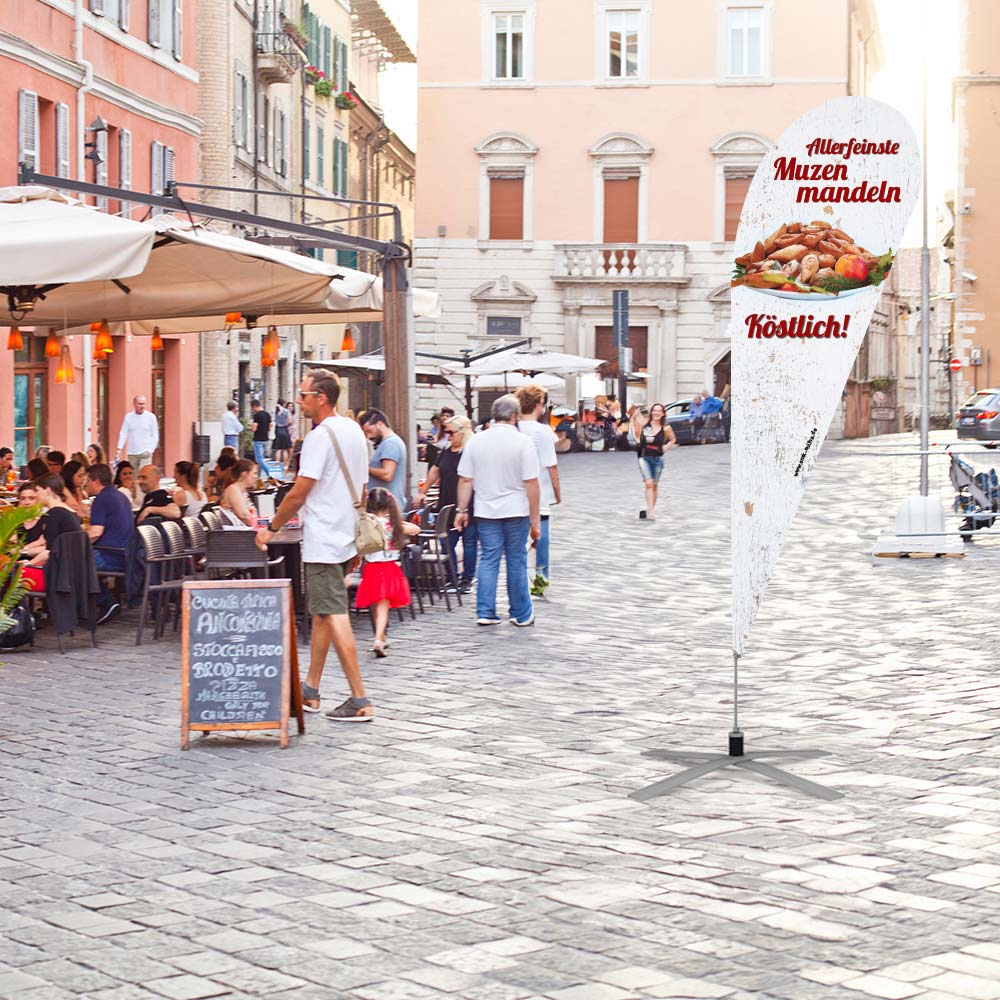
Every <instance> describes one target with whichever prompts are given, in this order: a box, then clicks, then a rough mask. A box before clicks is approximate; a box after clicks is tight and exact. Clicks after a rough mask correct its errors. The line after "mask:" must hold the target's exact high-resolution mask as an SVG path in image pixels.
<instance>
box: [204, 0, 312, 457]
mask: <svg viewBox="0 0 1000 1000" xmlns="http://www.w3.org/2000/svg"><path fill="white" fill-rule="evenodd" d="M255 15H256V17H255ZM198 18H199V22H198V23H199V29H200V30H199V33H198V71H199V74H200V81H201V85H200V87H199V109H198V110H199V116H200V117H201V119H202V121H203V122H204V126H203V129H202V134H201V177H200V179H201V181H202V182H203V183H205V184H211V185H219V186H222V187H237V188H249V189H254V188H256V189H257V190H258V191H260V192H265V193H259V194H256V195H255V194H248V193H233V192H222V191H211V190H205V191H203V192H201V193H200V196H201V197H202V198H203V199H204V200H205V201H206V202H209V203H211V204H216V205H220V206H223V207H225V208H229V209H233V210H236V211H245V212H249V213H255V214H261V215H268V216H276V217H279V218H285V219H299V218H300V205H299V203H298V202H297V201H296V200H295V199H291V198H287V197H281V196H280V195H281V194H287V193H290V192H295V191H299V190H301V185H302V173H303V170H304V166H305V161H304V159H303V156H302V137H303V128H302V121H303V114H302V111H303V106H304V88H305V86H306V84H305V80H304V67H305V66H306V64H307V59H308V55H309V54H310V51H309V50H310V47H311V46H312V45H314V39H310V38H309V36H308V35H307V33H306V30H304V29H307V27H308V25H309V23H311V22H310V21H309V18H308V8H307V7H305V5H301V4H300V3H299V0H201V2H200V4H199V9H198ZM236 228H237V233H238V235H241V236H250V237H252V236H255V235H257V234H256V232H255V231H254V230H253V228H252V227H236ZM223 319H224V317H220V325H221V321H222V320H223ZM266 332H267V331H266V329H264V330H261V329H256V328H250V329H248V328H247V324H246V323H245V322H244V323H240V324H238V325H236V326H234V327H233V328H231V329H229V330H220V331H219V332H217V333H212V334H206V335H204V336H202V337H201V338H200V340H201V359H200V364H201V369H202V372H203V379H202V392H201V423H202V430H203V433H206V434H210V435H211V436H212V439H213V441H212V444H213V451H214V450H215V446H216V445H218V444H220V443H221V432H220V429H219V427H220V420H221V416H222V413H223V411H224V409H225V406H226V403H227V402H228V401H229V400H230V399H233V398H236V399H238V401H239V403H240V413H241V416H244V417H246V416H248V415H249V412H250V399H251V398H252V397H259V398H260V399H261V400H262V402H263V403H264V405H265V406H266V407H269V408H272V409H273V407H274V405H275V403H276V402H277V400H278V399H279V398H283V399H284V398H288V396H289V395H290V393H291V392H292V389H293V386H294V385H296V384H297V374H296V359H297V357H298V354H299V328H298V327H279V334H280V340H281V352H280V359H279V361H278V364H277V365H275V366H273V367H270V368H263V367H262V366H261V341H262V338H263V335H264V334H266Z"/></svg>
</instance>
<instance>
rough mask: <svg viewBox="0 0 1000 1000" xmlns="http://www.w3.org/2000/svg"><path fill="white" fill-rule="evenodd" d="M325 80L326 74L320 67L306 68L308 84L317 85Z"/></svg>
mask: <svg viewBox="0 0 1000 1000" xmlns="http://www.w3.org/2000/svg"><path fill="white" fill-rule="evenodd" d="M325 79H326V74H325V73H324V72H323V71H322V70H321V69H320V68H319V67H318V66H306V83H311V84H313V85H315V84H317V83H319V81H320V80H325Z"/></svg>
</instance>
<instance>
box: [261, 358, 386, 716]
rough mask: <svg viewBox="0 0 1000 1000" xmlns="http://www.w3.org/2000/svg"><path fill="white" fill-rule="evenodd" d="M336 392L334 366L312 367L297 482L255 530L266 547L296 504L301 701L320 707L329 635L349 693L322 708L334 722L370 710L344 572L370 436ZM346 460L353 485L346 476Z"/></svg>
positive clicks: (305, 388)
mask: <svg viewBox="0 0 1000 1000" xmlns="http://www.w3.org/2000/svg"><path fill="white" fill-rule="evenodd" d="M339 398H340V382H339V381H338V379H337V376H336V375H334V374H333V372H330V371H327V370H326V369H324V368H317V369H314V370H313V371H311V372H310V373H309V374H308V375H307V376H306V377H305V378H304V379H303V380H302V385H301V386H300V389H299V401H300V403H301V406H302V413H303V414H304V415H305V416H306V417H308V418H309V419H310V420H312V421H313V423H314V424H315V426H314V427H313V429H312V430H311V431H310V432H309V433H308V434H307V435H306V437H305V439H304V440H303V442H302V451H301V453H300V455H299V474H298V475H297V476H296V478H295V485H294V486H292V488H291V490H289V492H288V495H287V496H286V497H285V499H284V500H283V501H282V503H281V506H280V507H279V508H278V509H277V510H276V511H275V513H274V517H273V518H272V519H271V527H270V528H262V529H261V530H260V531H258V532H257V545H258V546H259V547H260V548H261V549H266V548H267V543H268V542H269V541H271V539H272V538H273V537H274V535H275V533H276V532H277V531H279V530H280V529H281V527H282V526H283V525H284V524H286V523H287V522H288V521H289V519H291V518H292V517H294V516H295V515H296V514H297V513H298V512H299V510H300V509H301V511H302V535H303V541H302V562H303V563H304V564H305V569H306V593H307V596H308V599H309V613H310V614H311V615H312V646H311V655H310V658H309V673H308V674H306V679H305V681H304V682H303V684H302V707H303V708H304V709H306V711H308V712H318V711H319V710H320V695H319V685H320V680H321V679H322V677H323V667H324V666H325V664H326V657H327V654H328V653H329V652H330V644H331V642H332V643H333V648H334V649H335V650H336V651H337V658H338V659H339V660H340V666H341V668H342V669H343V671H344V676H345V677H346V678H347V684H348V686H349V687H350V689H351V696H350V697H349V698H348V699H347V701H345V702H344V703H343V704H342V705H338V706H337V707H336V708H334V709H332V710H331V711H329V712H327V713H326V717H327V718H328V719H330V720H331V721H333V722H370V721H371V719H372V717H373V716H374V714H375V709H374V708H372V705H371V702H370V701H369V700H368V696H367V694H366V693H365V684H364V681H363V680H362V678H361V668H360V667H359V666H358V650H357V646H356V645H355V643H354V633H353V632H352V631H351V619H350V605H349V603H348V599H347V575H348V573H350V572H351V571H352V570H353V569H354V568H355V567H356V566H357V563H358V550H357V548H355V545H354V528H355V524H356V523H357V514H356V513H355V509H354V503H355V499H354V498H355V497H357V499H358V501H359V502H360V503H364V491H365V483H366V482H367V480H368V443H367V442H366V441H365V435H364V432H363V431H362V430H361V428H360V427H359V426H358V425H357V424H356V423H355V422H354V421H353V420H348V419H347V417H342V416H340V414H339V413H337V400H338V399H339ZM333 438H336V447H335V445H334V442H333ZM337 447H339V449H340V455H341V456H342V458H343V464H341V458H338V455H337ZM345 467H346V472H347V474H348V475H349V476H350V480H351V483H350V485H348V482H347V480H346V479H345V478H344V471H345ZM352 492H353V496H352Z"/></svg>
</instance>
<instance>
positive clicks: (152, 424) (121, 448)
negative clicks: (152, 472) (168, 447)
mask: <svg viewBox="0 0 1000 1000" xmlns="http://www.w3.org/2000/svg"><path fill="white" fill-rule="evenodd" d="M159 445H160V424H159V421H158V420H157V419H156V414H155V413H153V411H152V410H147V409H146V397H145V396H136V397H135V398H134V399H133V400H132V409H131V410H130V411H129V412H128V413H126V414H125V419H124V420H122V428H121V431H119V433H118V458H119V459H126V458H127V459H128V461H129V463H130V464H131V466H132V468H133V469H141V468H142V467H143V466H144V465H149V463H150V462H152V460H153V455H154V454H155V453H156V449H157V448H158V447H159Z"/></svg>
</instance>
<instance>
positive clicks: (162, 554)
mask: <svg viewBox="0 0 1000 1000" xmlns="http://www.w3.org/2000/svg"><path fill="white" fill-rule="evenodd" d="M136 530H137V531H138V533H139V538H140V541H141V542H142V546H143V548H144V549H145V553H146V558H145V571H144V574H143V581H142V598H141V600H140V604H139V624H138V626H137V627H136V630H135V644H136V645H137V646H141V645H142V633H143V631H144V629H145V627H146V617H147V615H148V614H149V613H150V612H152V614H153V638H159V637H160V636H161V635H162V634H163V627H164V625H165V624H166V611H167V610H168V609H169V598H170V596H171V595H174V596H175V597H176V598H177V601H178V603H179V602H180V592H181V584H182V583H183V581H184V577H185V572H184V571H185V568H186V566H187V561H188V555H187V552H185V551H181V552H179V553H173V552H168V551H167V548H166V544H165V542H164V537H165V535H164V534H161V533H160V529H159V528H158V527H157V526H156V525H153V524H140V525H139V527H138V528H137V529H136Z"/></svg>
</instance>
